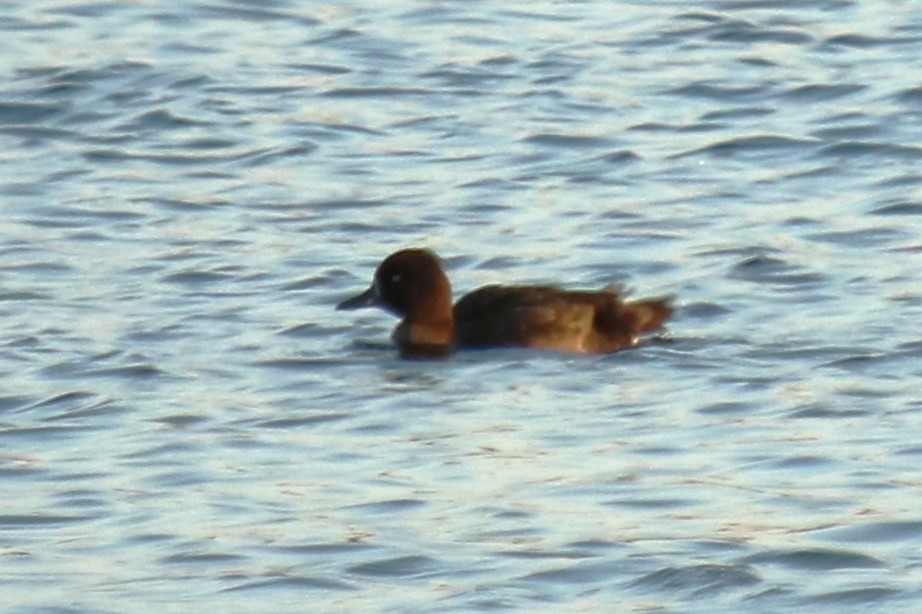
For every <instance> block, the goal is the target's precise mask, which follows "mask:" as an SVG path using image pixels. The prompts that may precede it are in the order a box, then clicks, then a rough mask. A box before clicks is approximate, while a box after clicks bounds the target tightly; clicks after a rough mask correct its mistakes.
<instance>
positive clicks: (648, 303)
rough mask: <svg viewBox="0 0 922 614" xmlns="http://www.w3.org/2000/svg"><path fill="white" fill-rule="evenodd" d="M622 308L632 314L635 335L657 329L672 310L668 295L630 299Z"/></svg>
mask: <svg viewBox="0 0 922 614" xmlns="http://www.w3.org/2000/svg"><path fill="white" fill-rule="evenodd" d="M624 308H625V310H626V311H628V312H629V313H630V314H631V316H632V318H631V319H632V320H633V324H634V327H633V328H634V334H636V335H641V334H643V333H649V332H652V331H655V330H659V329H660V328H662V327H663V325H664V324H665V322H666V320H667V319H668V318H669V316H671V315H672V313H673V311H674V309H673V307H672V298H670V297H665V298H654V299H646V300H642V301H630V302H628V303H625V305H624Z"/></svg>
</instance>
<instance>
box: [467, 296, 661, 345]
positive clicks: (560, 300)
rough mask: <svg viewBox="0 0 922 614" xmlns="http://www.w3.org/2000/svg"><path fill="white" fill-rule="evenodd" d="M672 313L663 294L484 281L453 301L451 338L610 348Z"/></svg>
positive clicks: (626, 342)
mask: <svg viewBox="0 0 922 614" xmlns="http://www.w3.org/2000/svg"><path fill="white" fill-rule="evenodd" d="M671 313H672V308H671V307H670V306H669V303H668V301H666V300H661V299H655V300H649V301H639V302H625V301H623V300H622V299H621V297H620V296H619V295H618V293H617V292H615V291H613V290H605V291H601V292H575V291H567V290H560V289H558V288H550V287H543V286H485V287H483V288H480V289H479V290H475V291H474V292H471V293H470V294H467V295H466V296H464V297H463V298H462V299H461V300H460V301H458V303H457V304H456V305H455V307H454V320H455V342H456V345H457V346H458V347H462V348H464V347H467V348H485V347H501V346H516V347H531V348H543V349H554V350H565V351H570V352H585V353H597V352H613V351H615V350H618V349H620V348H624V347H628V346H630V345H633V344H634V343H635V342H636V339H637V337H638V335H640V334H642V333H645V332H648V331H652V330H656V329H658V328H660V327H661V326H662V325H663V321H664V320H665V319H666V318H667V317H669V315H670V314H671Z"/></svg>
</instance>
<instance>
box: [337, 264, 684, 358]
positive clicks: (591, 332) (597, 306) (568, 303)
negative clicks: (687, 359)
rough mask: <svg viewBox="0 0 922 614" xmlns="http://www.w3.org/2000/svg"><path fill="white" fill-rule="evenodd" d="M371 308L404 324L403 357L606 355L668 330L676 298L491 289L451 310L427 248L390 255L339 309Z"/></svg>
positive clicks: (399, 335)
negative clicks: (512, 352)
mask: <svg viewBox="0 0 922 614" xmlns="http://www.w3.org/2000/svg"><path fill="white" fill-rule="evenodd" d="M365 307H380V308H383V309H385V310H386V311H389V312H391V313H392V314H394V315H396V316H397V317H398V318H401V321H400V323H399V324H398V325H397V327H396V328H395V329H394V333H393V340H394V342H395V343H396V345H397V347H398V349H399V351H400V355H401V357H403V358H433V357H446V356H449V355H451V354H452V353H453V352H454V351H455V350H466V349H488V348H504V347H521V348H532V349H539V350H554V351H560V352H570V353H577V354H605V353H610V352H615V351H618V350H621V349H625V348H629V347H632V346H634V345H636V344H637V343H638V341H639V339H640V337H641V335H644V334H646V333H650V332H653V331H656V330H659V329H661V328H663V327H664V325H665V321H666V320H667V319H668V318H669V317H670V316H671V315H672V313H673V307H672V300H671V298H653V299H645V300H637V301H632V300H626V299H625V298H623V297H622V296H621V294H620V293H619V292H618V291H617V290H615V289H611V288H606V289H603V290H598V291H585V290H564V289H561V288H556V287H552V286H506V285H499V284H492V285H488V286H484V287H481V288H478V289H476V290H474V291H472V292H470V293H468V294H466V295H464V296H463V297H462V298H461V299H460V300H458V302H457V303H456V304H454V305H452V292H451V284H450V283H449V281H448V277H447V276H446V275H445V271H444V269H443V268H442V263H441V261H440V259H439V257H438V256H437V255H436V254H435V253H434V252H432V251H430V250H428V249H425V248H408V249H402V250H399V251H397V252H394V253H392V254H390V255H389V256H387V258H385V259H384V261H382V262H381V264H380V265H379V266H378V268H377V269H376V270H375V273H374V277H373V280H372V283H371V286H370V287H369V288H368V289H367V290H365V291H364V292H362V293H361V294H358V295H356V296H353V297H352V298H349V299H346V300H344V301H342V302H341V303H339V304H338V305H337V306H336V309H337V310H352V309H361V308H365Z"/></svg>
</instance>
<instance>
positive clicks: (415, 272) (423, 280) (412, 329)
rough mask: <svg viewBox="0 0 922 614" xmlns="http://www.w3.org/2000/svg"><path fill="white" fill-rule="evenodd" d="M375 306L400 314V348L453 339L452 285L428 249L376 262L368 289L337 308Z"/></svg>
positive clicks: (447, 343)
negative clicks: (376, 266)
mask: <svg viewBox="0 0 922 614" xmlns="http://www.w3.org/2000/svg"><path fill="white" fill-rule="evenodd" d="M374 306H376V307H382V308H384V309H386V310H388V311H390V312H391V313H393V314H394V315H396V316H398V317H401V318H403V322H401V323H400V325H399V326H398V327H397V330H396V331H395V338H396V340H397V343H398V344H399V345H400V347H401V349H403V350H405V349H406V348H407V347H409V346H412V345H436V346H450V345H451V343H452V341H453V338H454V326H453V321H452V313H451V308H452V307H451V285H450V284H449V283H448V278H447V277H445V273H444V272H443V271H442V265H441V263H440V262H439V259H438V257H437V256H436V255H435V254H433V253H432V252H430V251H429V250H425V249H404V250H401V251H399V252H395V253H393V254H391V255H390V256H388V257H387V258H386V259H385V260H384V262H382V263H381V265H380V266H378V269H377V270H376V271H375V276H374V281H372V284H371V287H370V288H368V290H366V291H365V292H363V293H362V294H359V295H358V296H355V297H353V298H351V299H348V300H346V301H343V302H342V303H340V304H339V305H337V306H336V308H337V309H360V308H362V307H374Z"/></svg>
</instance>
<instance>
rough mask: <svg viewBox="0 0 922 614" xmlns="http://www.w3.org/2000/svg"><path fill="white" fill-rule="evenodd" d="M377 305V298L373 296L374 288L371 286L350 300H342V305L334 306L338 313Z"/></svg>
mask: <svg viewBox="0 0 922 614" xmlns="http://www.w3.org/2000/svg"><path fill="white" fill-rule="evenodd" d="M377 304H378V297H377V295H376V294H375V288H374V286H372V287H371V288H369V289H368V290H365V291H364V292H362V293H361V294H359V295H358V296H353V297H352V298H350V299H346V300H344V301H343V302H342V303H340V304H339V305H337V306H336V309H337V310H338V311H342V310H344V309H361V308H362V307H374V306H376V305H377Z"/></svg>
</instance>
